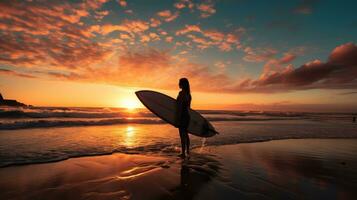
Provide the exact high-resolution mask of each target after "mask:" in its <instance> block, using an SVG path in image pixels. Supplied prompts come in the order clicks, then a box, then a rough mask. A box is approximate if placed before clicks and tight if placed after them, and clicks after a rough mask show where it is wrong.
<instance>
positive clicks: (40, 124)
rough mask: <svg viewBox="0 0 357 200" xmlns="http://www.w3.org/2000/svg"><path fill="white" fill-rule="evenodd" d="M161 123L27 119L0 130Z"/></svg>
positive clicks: (123, 120) (0, 127) (0, 126)
mask: <svg viewBox="0 0 357 200" xmlns="http://www.w3.org/2000/svg"><path fill="white" fill-rule="evenodd" d="M129 123H135V124H161V123H164V121H162V120H160V119H140V118H139V119H130V118H117V119H103V120H68V121H66V120H29V121H15V122H6V123H0V130H16V129H27V128H49V127H70V126H102V125H114V124H129Z"/></svg>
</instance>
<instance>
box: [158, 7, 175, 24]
mask: <svg viewBox="0 0 357 200" xmlns="http://www.w3.org/2000/svg"><path fill="white" fill-rule="evenodd" d="M157 15H158V16H159V17H161V18H163V19H164V21H166V22H171V21H173V20H175V19H176V18H177V17H178V16H179V12H175V13H172V12H171V11H170V10H163V11H160V12H158V13H157Z"/></svg>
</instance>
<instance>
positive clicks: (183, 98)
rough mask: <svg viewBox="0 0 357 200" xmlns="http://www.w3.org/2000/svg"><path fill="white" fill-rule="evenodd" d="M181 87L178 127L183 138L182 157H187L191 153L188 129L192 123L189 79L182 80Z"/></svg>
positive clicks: (178, 97) (177, 115) (178, 103)
mask: <svg viewBox="0 0 357 200" xmlns="http://www.w3.org/2000/svg"><path fill="white" fill-rule="evenodd" d="M179 87H180V88H181V91H180V92H179V94H178V96H177V112H176V119H177V127H178V129H179V133H180V138H181V148H182V153H181V155H180V156H181V157H183V158H184V157H186V154H185V153H186V152H187V155H189V153H190V138H189V136H188V132H187V128H188V125H189V123H190V113H189V109H190V107H191V92H190V83H189V82H188V80H187V78H181V79H180V81H179Z"/></svg>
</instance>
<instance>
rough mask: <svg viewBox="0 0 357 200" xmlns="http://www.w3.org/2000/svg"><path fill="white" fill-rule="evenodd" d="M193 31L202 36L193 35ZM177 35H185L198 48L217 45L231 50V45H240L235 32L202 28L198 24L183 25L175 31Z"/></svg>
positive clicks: (222, 49)
mask: <svg viewBox="0 0 357 200" xmlns="http://www.w3.org/2000/svg"><path fill="white" fill-rule="evenodd" d="M193 33H198V34H201V36H203V37H199V36H197V35H194V34H193ZM176 35H177V36H186V37H187V38H189V39H191V41H192V42H193V43H195V44H197V47H198V48H199V49H206V48H209V47H214V46H215V47H217V48H218V49H220V50H221V51H231V50H233V48H232V45H234V46H238V45H240V41H239V37H238V35H237V34H235V33H223V32H220V31H217V30H202V28H201V27H199V26H198V25H185V27H184V28H182V29H179V30H177V31H176Z"/></svg>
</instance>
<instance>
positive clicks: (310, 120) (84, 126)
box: [0, 107, 357, 167]
mask: <svg viewBox="0 0 357 200" xmlns="http://www.w3.org/2000/svg"><path fill="white" fill-rule="evenodd" d="M199 112H200V113H201V114H203V115H204V116H205V117H206V118H207V119H208V120H209V121H210V122H211V123H212V124H213V125H214V127H215V128H216V129H217V131H218V132H220V134H219V135H217V136H214V137H211V138H199V137H195V136H192V135H191V136H190V138H191V146H192V147H193V148H198V149H199V148H201V147H205V146H212V145H216V146H218V145H226V144H238V143H249V142H260V141H268V140H278V139H300V138H357V123H353V122H352V117H353V113H303V112H301V113H300V112H265V111H227V110H226V111H225V110H199ZM179 151H180V143H179V134H178V130H177V129H176V128H174V127H173V126H171V125H169V124H167V123H165V122H163V121H162V120H160V119H159V118H157V117H156V116H154V115H153V114H152V113H150V112H149V111H147V110H146V109H136V110H127V109H120V108H70V107H32V108H8V107H3V108H0V167H5V166H10V165H21V164H30V163H46V162H53V161H59V160H64V159H68V158H73V157H82V156H91V155H103V154H111V153H115V152H120V153H128V154H153V153H154V154H170V155H172V154H178V153H179Z"/></svg>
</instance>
